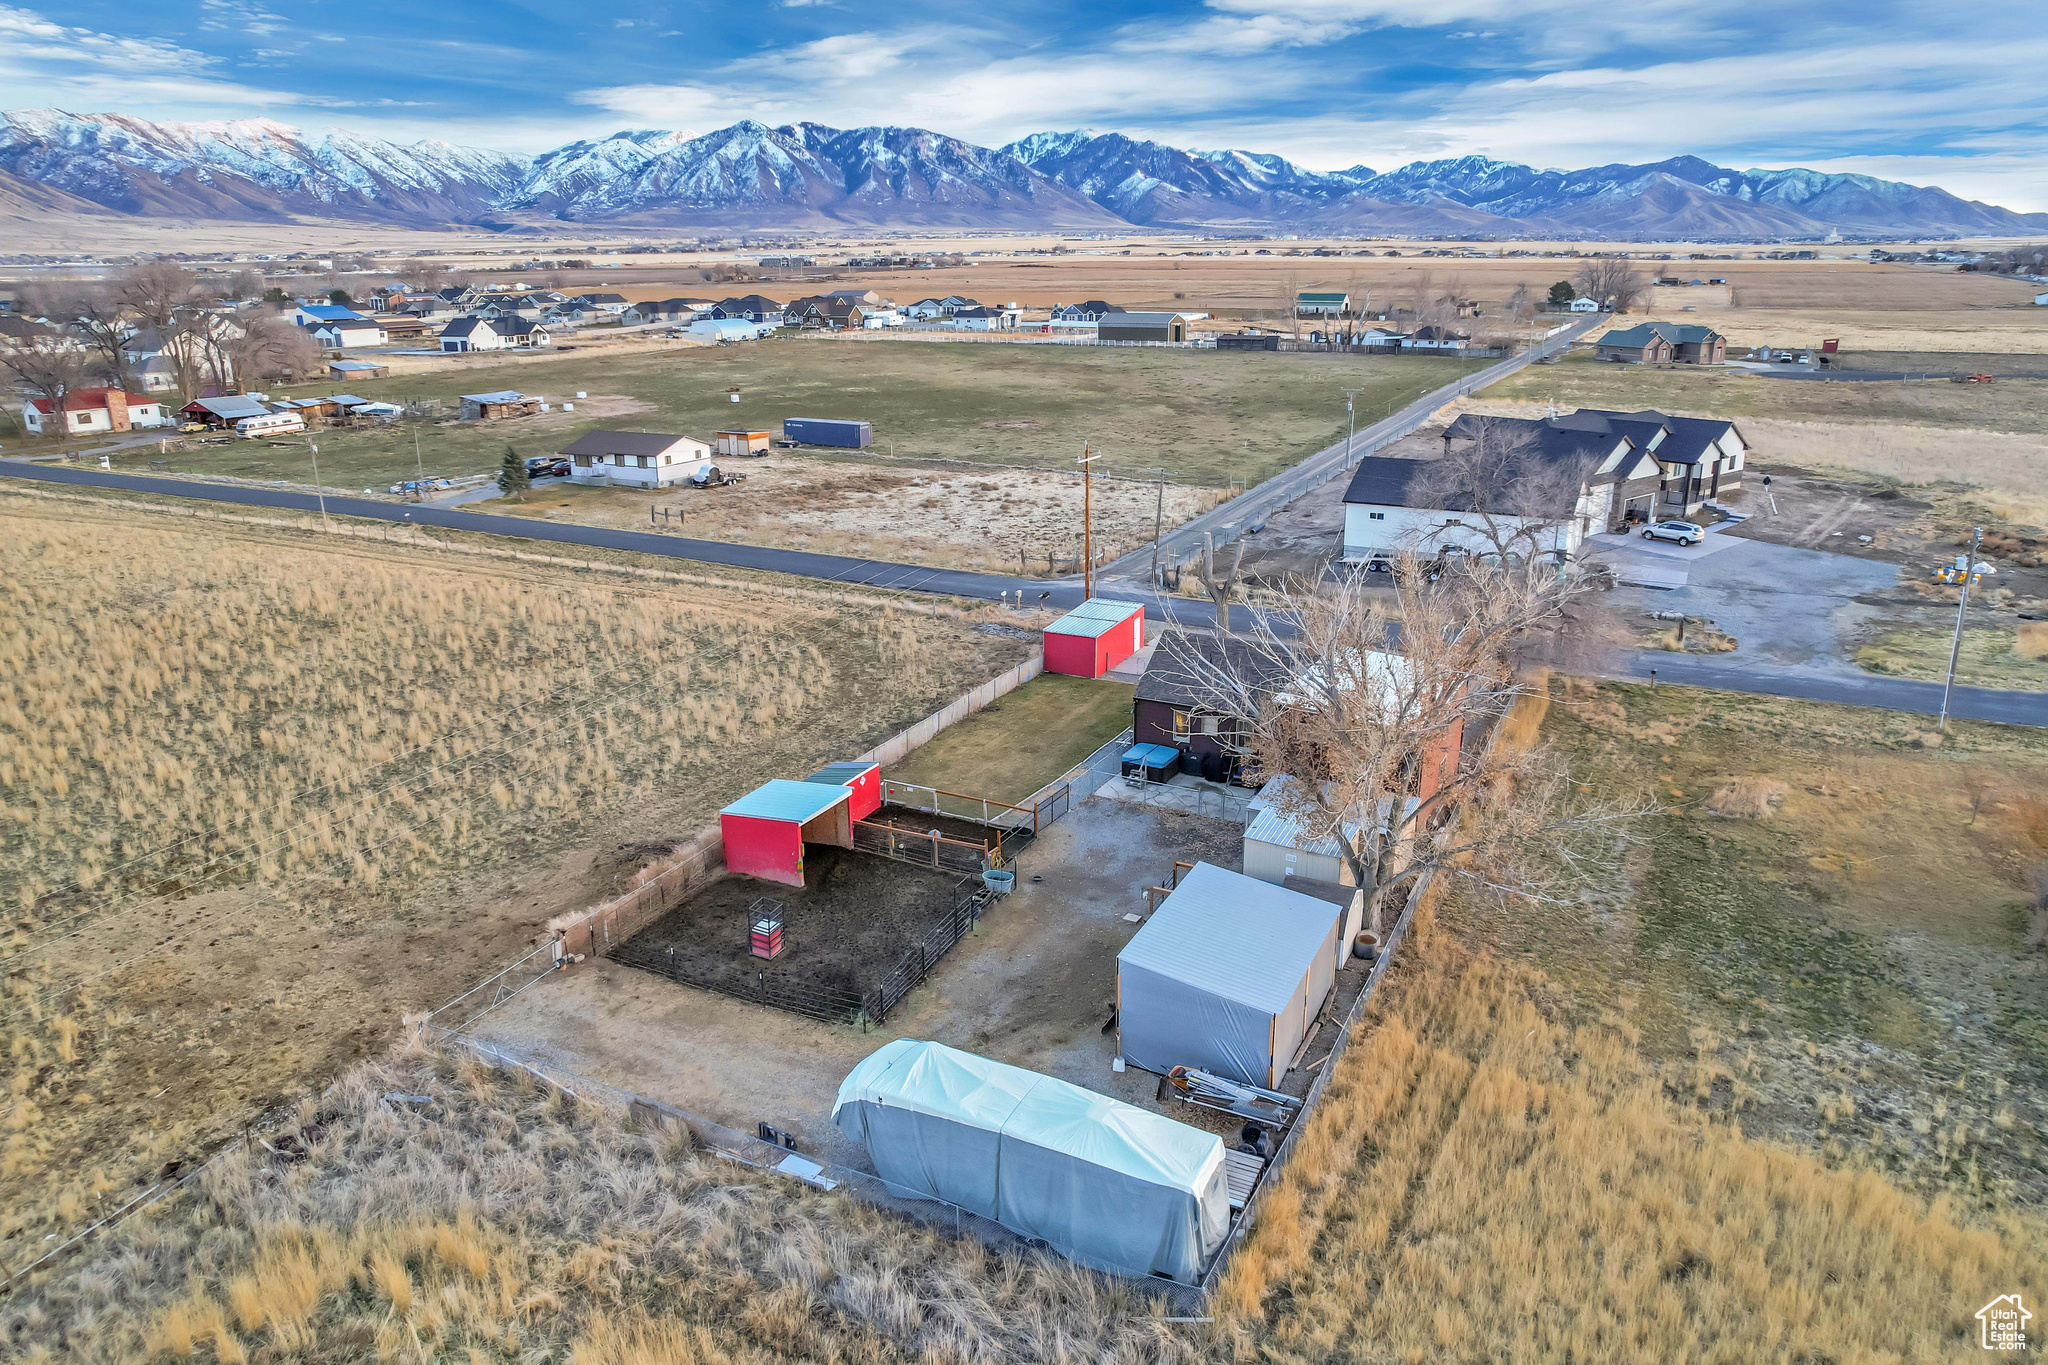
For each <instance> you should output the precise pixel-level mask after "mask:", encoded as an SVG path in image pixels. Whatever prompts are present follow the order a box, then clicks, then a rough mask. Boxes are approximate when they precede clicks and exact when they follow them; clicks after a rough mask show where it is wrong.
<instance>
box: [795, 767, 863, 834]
mask: <svg viewBox="0 0 2048 1365" xmlns="http://www.w3.org/2000/svg"><path fill="white" fill-rule="evenodd" d="M804 781H806V782H822V783H824V784H825V785H826V786H828V787H845V788H847V789H848V790H849V791H851V792H852V793H853V797H852V799H851V800H850V801H849V802H848V811H849V813H850V814H851V815H852V816H853V818H854V819H856V820H865V819H867V818H868V817H869V816H870V815H873V814H874V813H875V812H876V811H878V810H880V809H881V808H882V765H881V764H879V763H860V762H847V763H828V764H826V765H825V766H824V767H822V768H820V769H818V771H816V772H814V773H812V774H811V775H810V776H809V777H807V778H805V779H804Z"/></svg>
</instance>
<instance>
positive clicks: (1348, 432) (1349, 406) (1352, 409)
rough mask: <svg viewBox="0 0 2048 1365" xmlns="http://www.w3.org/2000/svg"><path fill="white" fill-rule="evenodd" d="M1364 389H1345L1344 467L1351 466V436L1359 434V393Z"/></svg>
mask: <svg viewBox="0 0 2048 1365" xmlns="http://www.w3.org/2000/svg"><path fill="white" fill-rule="evenodd" d="M1364 392H1365V390H1364V389H1346V390H1344V467H1345V468H1346V469H1349V468H1351V438H1352V437H1353V436H1355V435H1357V434H1358V413H1357V410H1356V405H1357V402H1358V395H1359V394H1361V393H1364Z"/></svg>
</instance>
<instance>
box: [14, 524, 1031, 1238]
mask: <svg viewBox="0 0 2048 1365" xmlns="http://www.w3.org/2000/svg"><path fill="white" fill-rule="evenodd" d="M0 524H4V526H5V528H6V531H7V533H8V534H7V537H6V543H7V550H6V552H5V558H6V575H5V577H6V581H7V584H8V589H7V591H6V592H5V594H4V595H0V619H4V623H5V635H6V637H7V638H8V639H9V640H10V641H12V642H13V643H12V644H11V646H10V652H8V653H7V654H6V656H5V658H4V659H0V703H4V704H0V801H4V803H5V807H6V816H7V819H6V821H5V822H4V824H0V850H4V857H0V896H4V897H5V900H6V903H7V905H8V906H9V939H10V941H9V942H8V944H7V945H6V949H5V952H6V964H7V968H8V981H7V992H6V998H5V1006H4V1008H5V1010H6V1013H7V1027H8V1034H9V1043H10V1048H11V1051H10V1070H11V1073H12V1074H13V1076H14V1084H13V1086H12V1088H11V1090H10V1092H9V1095H8V1099H7V1101H6V1109H7V1128H6V1131H7V1137H6V1139H5V1143H4V1148H0V1192H4V1197H0V1208H4V1209H5V1214H4V1215H0V1244H4V1245H5V1246H7V1247H11V1248H14V1249H16V1251H18V1250H19V1249H22V1248H26V1247H29V1246H33V1245H36V1244H39V1243H41V1242H42V1241H43V1239H44V1237H45V1236H46V1235H49V1234H54V1233H58V1232H62V1231H65V1230H75V1229H76V1228H78V1227H81V1226H83V1225H84V1224H85V1223H88V1222H90V1221H92V1219H93V1218H94V1217H96V1216H97V1214H98V1213H99V1212H102V1211H104V1210H106V1209H107V1208H110V1207H113V1206H115V1205H118V1204H119V1203H120V1202H122V1201H124V1200H125V1199H127V1198H129V1197H131V1196H132V1195H134V1194H136V1193H139V1192H141V1191H142V1190H143V1189H146V1188H147V1187H148V1183H149V1182H150V1181H151V1180H154V1179H157V1178H158V1176H159V1173H165V1174H171V1175H174V1174H175V1173H176V1171H177V1170H178V1169H180V1166H181V1163H184V1162H189V1161H190V1160H191V1159H192V1158H193V1157H194V1156H196V1155H199V1154H202V1153H204V1152H205V1151H208V1150H210V1149H211V1148H212V1147H213V1146H215V1145H217V1144H218V1142H219V1141H220V1140H221V1138H222V1137H223V1136H224V1135H225V1134H227V1133H229V1132H232V1131H234V1130H235V1129H236V1128H237V1127H239V1125H240V1124H242V1123H243V1122H245V1121H247V1120H249V1119H250V1118H252V1117H254V1116H255V1115H256V1114H258V1113H260V1112H263V1111H265V1110H268V1109H270V1108H272V1107H273V1106H275V1105H277V1104H280V1103H285V1104H290V1103H295V1102H296V1101H297V1100H298V1098H299V1097H300V1096H302V1095H304V1094H306V1093H308V1092H309V1091H311V1090H314V1089H317V1087H318V1085H319V1084H320V1083H323V1082H324V1081H325V1080H327V1079H331V1078H332V1077H333V1076H334V1075H335V1074H337V1073H338V1072H339V1070H340V1069H341V1068H342V1067H344V1066H345V1065H347V1064H348V1063H349V1062H350V1061H352V1060H354V1059H356V1058H358V1057H361V1056H363V1055H365V1054H366V1053H371V1052H374V1051H376V1050H378V1049H379V1048H380V1047H381V1046H382V1044H383V1041H384V1040H385V1039H387V1038H389V1037H390V1036H391V1035H392V1033H393V1032H394V1030H395V1029H396V1026H397V1022H398V1018H399V1015H400V1014H401V1013H402V1012H404V1011H406V1010H414V1009H419V1008H421V1007H423V1006H425V1007H431V1006H433V1005H437V1004H439V1003H441V1002H442V1001H443V1000H445V999H446V998H448V997H449V996H451V995H453V994H455V993H456V992H457V991H460V990H462V989H465V988H467V987H468V986H470V985H472V984H474V982H475V981H476V980H477V979H478V978H479V977H481V976H482V975H484V974H485V973H486V972H487V971H489V970H491V969H494V968H496V967H498V966H502V965H504V964H505V963H507V962H509V961H510V960H511V959H512V958H513V957H514V956H516V955H517V954H518V953H519V952H521V951H524V949H525V947H526V946H527V945H529V944H530V943H531V942H532V941H533V938H534V935H535V934H536V933H538V931H539V930H540V928H541V926H542V925H544V924H545V923H546V921H547V920H548V919H550V918H551V917H553V916H555V915H558V914H562V913H566V912H573V911H580V910H581V909H583V908H584V907H586V906H588V905H590V904H592V903H593V902H595V901H597V900H600V899H602V898H604V897H605V896H607V895H610V894H613V893H614V892H615V890H616V889H617V888H618V886H619V883H620V879H621V878H623V877H625V876H628V875H630V874H631V873H633V872H634V871H635V870H637V869H638V868H639V867H640V866H641V865H642V864H644V863H645V862H646V861H648V860H649V859H650V858H652V857H654V856H656V855H658V854H660V853H662V852H664V851H665V850H666V849H667V848H668V847H669V846H670V845H671V844H672V843H673V842H674V841H675V840H677V839H678V838H680V837H682V836H684V835H686V834H688V833H690V832H693V831H694V830H695V829H696V828H698V827H699V826H701V825H702V824H703V823H704V822H705V821H706V820H708V819H709V817H710V815H711V813H712V812H714V811H716V810H717V808H718V807H719V806H720V805H722V804H724V803H725V802H726V801H728V800H730V799H732V798H733V797H734V796H736V795H738V794H739V793H741V792H742V791H744V790H746V789H747V788H748V787H750V786H752V785H753V784H754V783H756V782H758V781H760V780H761V779H762V778H764V777H767V776H771V775H778V774H786V773H790V772H797V771H810V770H811V769H812V768H815V767H816V766H817V765H818V764H819V763H820V762H823V761H827V760H830V759H833V758H838V757H843V756H845V755H848V754H851V753H856V752H859V751H860V750H862V749H865V748H867V747H868V746H870V745H871V744H873V743H874V742H876V741H877V740H879V739H881V738H883V737H885V736H886V735H888V734H890V733H892V732H893V731H894V730H896V729H898V728H900V727H902V726H903V725H906V724H908V723H910V722H912V721H914V720H916V719H918V718H921V717H922V716H924V715H926V714H928V713H929V712H930V711H932V710H933V709H935V708H936V707H937V706H939V705H941V704H943V703H944V702H946V701H948V700H950V699H951V698H953V697H954V696H956V695H958V694H959V693H960V692H961V691H964V690H966V689H967V688H969V687H971V686H973V685H975V684H977V683H979V682H981V681H983V680H985V679H986V678H987V677H989V676H990V675H991V674H993V673H995V672H997V671H1000V670H1001V669H1003V668H1006V667H1008V666H1010V665H1012V664H1014V663H1015V662H1017V660H1018V659H1019V658H1021V657H1022V655H1023V653H1024V645H1023V644H1022V643H1021V642H1020V641H1017V640H1015V639H1012V638H1009V637H1005V636H1000V635H990V634H986V633H983V632H980V631H977V630H975V629H974V628H973V626H972V625H971V624H970V623H969V622H967V621H964V620H959V619H955V618H952V617H949V616H946V615H942V614H936V613H933V612H931V611H929V610H906V611H898V610H896V609H895V608H894V607H893V606H892V605H890V603H889V602H888V601H887V600H886V599H880V598H871V597H862V598H846V597H842V596H838V595H834V594H830V593H825V592H820V591H816V590H811V589H804V588H794V587H788V588H785V587H779V586H776V585H775V582H774V581H773V580H766V579H763V580H756V581H747V580H734V581H732V582H731V583H729V584H728V585H724V586H697V585H693V584H687V583H674V582H653V581H648V580H643V579H636V578H632V577H629V576H626V575H624V574H609V575H592V574H590V573H588V572H578V571H576V570H571V569H557V568H552V567H548V566H543V565H536V564H513V563H509V562H505V561H498V560H490V559H479V558H471V557H467V556H461V555H454V554H448V553H443V552H437V551H435V550H432V549H429V548H409V547H399V546H387V545H383V544H379V543H376V542H359V543H358V542H346V541H338V540H336V539H334V538H331V537H322V536H319V535H317V534H310V533H299V532H293V531H288V530H282V529H275V528H263V527H256V526H249V525H237V524H235V523H233V522H231V521H225V522H214V521H205V522H200V521H193V520H186V519H174V518H170V517H158V516H155V515H152V514H148V513H141V514H138V513H137V512H135V511H134V510H133V509H126V508H112V507H108V508H99V507H86V506H72V505H54V506H53V505H45V504H40V503H34V502H29V501H28V500H22V501H20V502H15V501H13V500H9V502H8V503H7V504H5V505H0ZM16 1259H17V1257H16V1255H15V1252H8V1253H7V1254H6V1261H7V1264H9V1265H10V1266H11V1265H12V1264H13V1263H14V1262H15V1260H16Z"/></svg>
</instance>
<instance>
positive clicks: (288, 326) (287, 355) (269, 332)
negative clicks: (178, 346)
mask: <svg viewBox="0 0 2048 1365" xmlns="http://www.w3.org/2000/svg"><path fill="white" fill-rule="evenodd" d="M214 345H215V347H216V349H218V350H220V351H223V352H225V354H226V355H227V357H228V358H229V360H230V361H231V362H232V364H233V369H234V373H235V374H237V375H239V376H241V377H242V380H243V382H247V381H248V380H251V379H307V378H310V377H312V375H313V374H315V373H316V372H317V371H318V369H319V367H320V358H321V353H320V343H319V342H317V341H315V340H313V337H312V335H311V334H310V333H308V332H307V331H306V329H305V328H303V327H297V326H294V325H293V324H292V322H291V321H290V320H289V319H287V318H285V317H283V316H282V315H279V314H275V313H253V314H251V315H249V316H248V317H247V318H246V319H244V330H243V332H242V334H241V335H240V336H224V337H221V338H219V339H218V340H217V341H216V342H215V343H214Z"/></svg>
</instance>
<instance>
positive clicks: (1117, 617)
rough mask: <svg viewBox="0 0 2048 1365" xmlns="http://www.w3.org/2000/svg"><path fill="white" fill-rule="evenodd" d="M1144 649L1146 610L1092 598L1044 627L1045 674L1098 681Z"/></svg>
mask: <svg viewBox="0 0 2048 1365" xmlns="http://www.w3.org/2000/svg"><path fill="white" fill-rule="evenodd" d="M1144 646H1145V608H1144V606H1143V605H1142V604H1140V603H1137V602H1113V601H1111V600H1110V599H1108V598H1106V597H1091V598H1089V599H1088V600H1087V601H1086V602H1083V603H1082V604H1081V605H1080V606H1078V607H1075V608H1074V609H1073V610H1072V611H1070V612H1068V613H1067V614H1066V615H1065V616H1062V617H1061V618H1060V619H1059V620H1057V621H1055V622H1053V623H1052V624H1051V625H1049V626H1047V627H1046V628H1045V671H1046V672H1048V673H1070V674H1072V675H1073V676H1075V677H1077V678H1099V677H1101V676H1102V675H1103V674H1105V673H1107V672H1109V670H1110V669H1112V668H1115V667H1116V666H1117V665H1118V664H1120V663H1122V662H1123V661H1124V660H1125V659H1128V658H1130V657H1131V656H1132V655H1133V654H1136V653H1137V652H1138V651H1139V650H1140V649H1142V648H1144Z"/></svg>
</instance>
